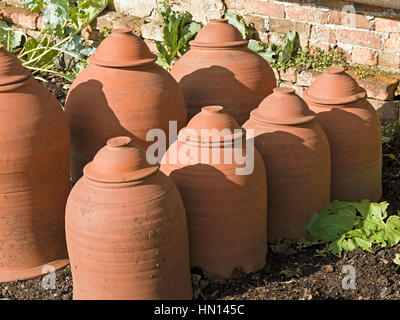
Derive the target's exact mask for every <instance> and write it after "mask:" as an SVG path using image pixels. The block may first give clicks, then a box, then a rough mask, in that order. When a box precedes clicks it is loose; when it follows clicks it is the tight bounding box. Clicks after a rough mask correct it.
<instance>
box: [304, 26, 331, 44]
mask: <svg viewBox="0 0 400 320" xmlns="http://www.w3.org/2000/svg"><path fill="white" fill-rule="evenodd" d="M310 39H311V40H314V41H315V42H328V43H332V44H335V43H336V30H335V29H332V28H330V27H328V26H324V25H313V26H312V27H311V36H310Z"/></svg>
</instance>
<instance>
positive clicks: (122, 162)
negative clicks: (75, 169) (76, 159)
mask: <svg viewBox="0 0 400 320" xmlns="http://www.w3.org/2000/svg"><path fill="white" fill-rule="evenodd" d="M158 169H159V166H151V165H150V164H149V163H148V162H147V160H146V154H145V151H144V150H143V149H142V148H141V147H140V146H138V145H137V144H134V143H133V142H132V139H131V138H130V137H116V138H112V139H110V140H108V141H107V145H106V146H105V147H103V148H101V149H100V150H99V152H97V154H96V156H95V157H94V159H93V161H92V162H90V163H89V164H87V165H86V166H85V168H84V169H83V173H84V175H85V177H87V178H89V179H90V180H95V181H99V182H107V183H122V182H130V181H136V180H141V179H143V178H145V177H148V176H150V175H152V174H153V173H155V172H156V171H158Z"/></svg>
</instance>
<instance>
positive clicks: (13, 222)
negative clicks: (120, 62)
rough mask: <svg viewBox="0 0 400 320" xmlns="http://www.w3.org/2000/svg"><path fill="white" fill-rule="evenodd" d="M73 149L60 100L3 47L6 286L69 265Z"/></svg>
mask: <svg viewBox="0 0 400 320" xmlns="http://www.w3.org/2000/svg"><path fill="white" fill-rule="evenodd" d="M69 149H70V140H69V130H68V123H67V119H66V117H65V114H64V112H63V110H62V108H61V106H60V104H59V102H58V101H57V99H56V98H55V97H54V96H53V95H52V94H51V93H50V92H49V90H47V89H46V88H45V87H43V86H42V85H40V84H39V83H38V82H36V81H35V79H34V77H33V76H32V74H31V73H30V71H29V70H28V69H26V68H24V67H23V66H22V64H21V63H20V61H19V60H18V59H17V57H15V56H14V55H12V54H11V53H9V52H8V51H7V50H6V49H5V48H3V46H0V177H1V178H0V282H8V281H14V280H23V279H28V278H33V277H37V276H40V275H42V274H44V273H47V272H49V271H52V270H54V269H59V268H60V267H62V266H64V265H66V264H68V259H67V250H66V245H65V233H64V209H65V203H66V201H67V197H68V193H69V190H70V179H69Z"/></svg>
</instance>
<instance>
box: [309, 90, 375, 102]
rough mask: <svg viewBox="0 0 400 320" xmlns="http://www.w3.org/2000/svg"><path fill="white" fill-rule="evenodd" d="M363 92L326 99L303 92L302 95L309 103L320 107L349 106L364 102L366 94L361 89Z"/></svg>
mask: <svg viewBox="0 0 400 320" xmlns="http://www.w3.org/2000/svg"><path fill="white" fill-rule="evenodd" d="M363 90H364V91H363V92H360V93H356V94H354V95H351V96H348V97H328V98H323V97H315V96H312V95H310V94H309V93H308V92H307V91H308V89H307V90H306V91H304V93H303V98H304V99H305V100H307V101H309V102H311V103H315V104H320V105H336V106H339V105H345V104H351V103H354V102H358V101H360V100H364V99H366V98H367V92H366V91H365V89H363Z"/></svg>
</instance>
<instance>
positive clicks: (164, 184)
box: [65, 137, 192, 300]
mask: <svg viewBox="0 0 400 320" xmlns="http://www.w3.org/2000/svg"><path fill="white" fill-rule="evenodd" d="M65 227H66V236H67V245H68V253H69V256H70V261H71V270H72V277H73V282H74V299H168V300H169V299H191V298H192V287H191V279H190V269H189V249H188V234H187V225H186V217H185V210H184V207H183V203H182V199H181V197H180V195H179V192H178V190H177V189H176V186H175V184H174V183H173V182H172V181H171V179H170V178H168V177H167V176H166V175H165V174H163V173H162V172H160V171H159V167H158V166H150V165H149V164H148V162H147V161H146V157H145V153H144V150H143V149H142V148H141V147H139V146H138V145H136V144H134V143H132V139H131V138H129V137H117V138H113V139H110V140H108V142H107V145H106V146H105V147H104V148H102V149H101V150H100V151H99V152H98V153H97V155H96V156H95V158H94V160H93V161H92V162H90V163H89V164H88V165H87V166H86V167H85V169H84V176H83V177H82V178H81V179H80V180H79V181H78V182H77V183H76V184H75V186H74V187H73V189H72V191H71V194H70V196H69V198H68V202H67V209H66V224H65Z"/></svg>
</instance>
